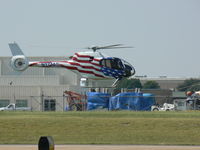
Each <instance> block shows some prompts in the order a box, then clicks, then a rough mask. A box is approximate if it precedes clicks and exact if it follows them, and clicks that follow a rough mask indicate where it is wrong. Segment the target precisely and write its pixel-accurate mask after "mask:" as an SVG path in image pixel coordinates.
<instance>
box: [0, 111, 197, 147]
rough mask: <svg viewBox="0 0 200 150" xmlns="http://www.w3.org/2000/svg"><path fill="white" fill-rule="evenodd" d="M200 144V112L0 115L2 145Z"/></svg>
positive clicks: (14, 113)
mask: <svg viewBox="0 0 200 150" xmlns="http://www.w3.org/2000/svg"><path fill="white" fill-rule="evenodd" d="M40 136H52V137H53V138H54V141H55V143H56V144H156V145H157V144H158V145H162V144H166V145H200V112H130V111H118V112H0V144H37V143H38V140H39V138H40Z"/></svg>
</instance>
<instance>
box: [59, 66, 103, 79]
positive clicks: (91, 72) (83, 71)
mask: <svg viewBox="0 0 200 150" xmlns="http://www.w3.org/2000/svg"><path fill="white" fill-rule="evenodd" d="M61 66H62V67H64V68H67V69H72V70H77V71H79V72H82V73H88V74H94V75H95V76H97V77H102V78H104V76H102V75H99V74H96V73H94V72H93V71H86V70H80V69H78V68H77V67H69V66H64V65H61Z"/></svg>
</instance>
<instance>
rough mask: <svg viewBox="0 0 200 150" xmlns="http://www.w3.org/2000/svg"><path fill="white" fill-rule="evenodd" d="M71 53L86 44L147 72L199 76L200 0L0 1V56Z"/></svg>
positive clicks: (155, 74) (174, 75)
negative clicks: (13, 45) (14, 51)
mask: <svg viewBox="0 0 200 150" xmlns="http://www.w3.org/2000/svg"><path fill="white" fill-rule="evenodd" d="M13 41H16V42H17V43H18V44H19V45H20V47H21V48H22V49H23V51H24V53H25V54H26V55H27V56H62V55H65V56H71V55H72V54H74V53H75V52H77V51H82V48H84V47H87V46H91V45H106V44H117V43H122V44H125V45H127V46H134V47H135V48H132V49H117V50H109V51H108V50H107V51H106V50H103V53H106V54H108V55H111V56H116V57H121V58H123V59H125V60H127V61H128V62H130V63H131V64H132V65H133V66H135V68H136V72H137V75H147V76H149V77H157V76H168V77H200V68H199V64H200V0H0V52H1V53H0V56H11V53H10V51H9V48H8V43H9V42H13Z"/></svg>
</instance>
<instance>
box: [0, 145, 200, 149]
mask: <svg viewBox="0 0 200 150" xmlns="http://www.w3.org/2000/svg"><path fill="white" fill-rule="evenodd" d="M199 149H200V146H155V145H56V146H55V150H199ZM0 150H38V146H37V145H0Z"/></svg>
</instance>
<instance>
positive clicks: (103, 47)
mask: <svg viewBox="0 0 200 150" xmlns="http://www.w3.org/2000/svg"><path fill="white" fill-rule="evenodd" d="M121 45H122V44H114V45H108V46H100V47H98V48H100V49H105V48H109V47H116V46H121Z"/></svg>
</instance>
